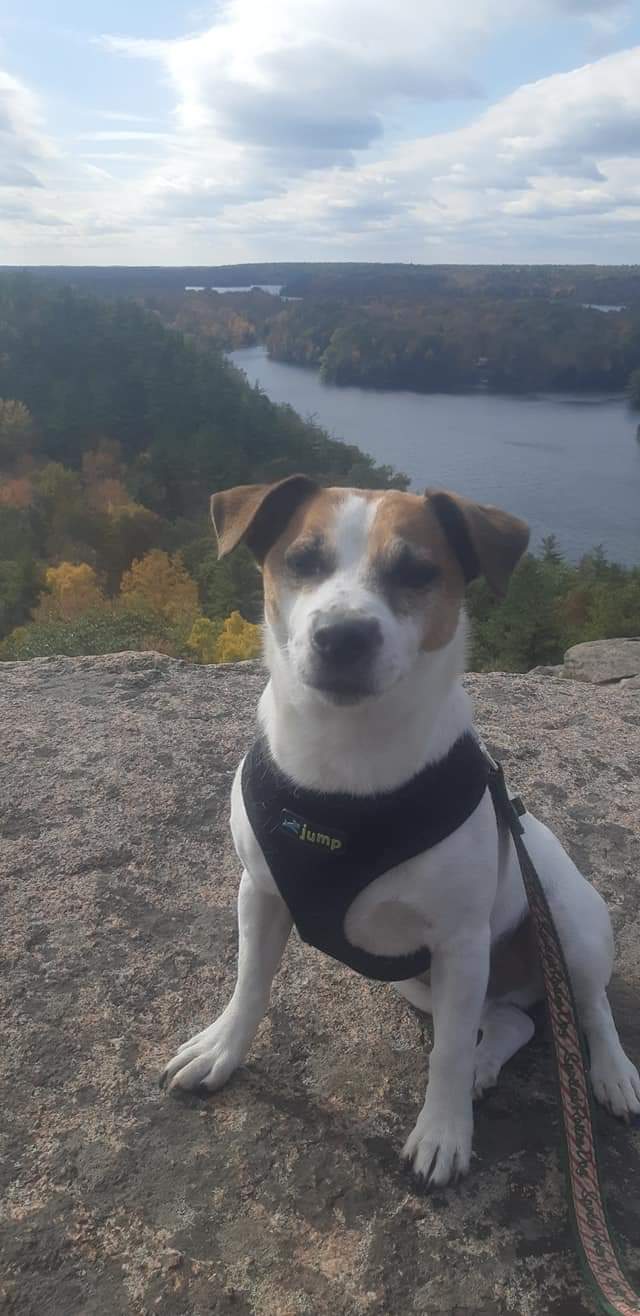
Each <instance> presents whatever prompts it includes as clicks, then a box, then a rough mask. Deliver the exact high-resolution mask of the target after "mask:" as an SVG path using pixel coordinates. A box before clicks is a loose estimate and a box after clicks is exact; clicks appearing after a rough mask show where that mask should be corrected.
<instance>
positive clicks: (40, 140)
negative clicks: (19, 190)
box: [0, 70, 55, 187]
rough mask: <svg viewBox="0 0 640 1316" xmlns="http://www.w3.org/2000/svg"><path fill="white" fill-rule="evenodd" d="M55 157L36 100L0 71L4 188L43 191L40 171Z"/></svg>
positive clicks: (0, 178) (1, 182)
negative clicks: (39, 189)
mask: <svg viewBox="0 0 640 1316" xmlns="http://www.w3.org/2000/svg"><path fill="white" fill-rule="evenodd" d="M54 154H55V153H54V150H53V146H52V145H51V143H50V142H48V141H47V140H46V138H45V136H44V134H43V131H42V127H41V118H40V113H39V107H38V102H37V99H36V97H35V96H34V95H33V93H32V92H31V91H30V90H29V88H28V87H25V85H24V83H22V82H19V81H18V79H17V78H12V77H11V75H10V74H9V73H5V72H2V71H1V70H0V187H41V186H42V182H41V178H40V173H39V170H40V168H41V166H46V164H47V162H48V161H49V160H51V158H52V157H53V155H54Z"/></svg>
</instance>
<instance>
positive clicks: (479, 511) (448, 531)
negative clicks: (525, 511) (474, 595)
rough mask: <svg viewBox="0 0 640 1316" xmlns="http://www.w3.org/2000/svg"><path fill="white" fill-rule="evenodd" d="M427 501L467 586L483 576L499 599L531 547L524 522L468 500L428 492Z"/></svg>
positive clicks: (435, 490)
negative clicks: (515, 569)
mask: <svg viewBox="0 0 640 1316" xmlns="http://www.w3.org/2000/svg"><path fill="white" fill-rule="evenodd" d="M425 498H426V499H427V501H428V504H429V506H430V507H431V508H433V511H434V512H435V514H436V516H437V518H438V521H439V522H440V525H441V527H442V529H443V530H444V533H445V535H446V537H447V540H448V542H449V545H450V547H451V548H452V549H453V551H454V553H455V555H456V557H457V559H458V562H459V563H460V566H461V567H462V572H463V575H464V578H465V582H466V583H467V584H468V583H469V581H470V580H475V579H476V577H477V576H484V578H485V580H486V581H487V583H488V584H489V585H490V586H491V588H492V590H494V592H495V593H496V594H498V595H499V596H500V597H503V596H504V595H505V594H506V592H507V586H508V584H509V577H510V575H511V573H512V571H513V569H514V567H515V566H516V565H517V563H518V562H519V560H520V558H521V557H522V554H523V553H524V550H525V548H526V547H527V544H528V543H529V527H528V525H527V524H526V522H525V521H521V520H520V519H519V518H518V517H517V516H511V515H510V514H509V513H508V512H501V511H500V508H499V507H488V506H485V505H484V504H482V503H474V502H472V501H471V500H470V499H469V498H461V497H460V496H459V495H458V494H452V493H447V492H445V490H442V489H427V490H426V492H425Z"/></svg>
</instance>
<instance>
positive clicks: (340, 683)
mask: <svg viewBox="0 0 640 1316" xmlns="http://www.w3.org/2000/svg"><path fill="white" fill-rule="evenodd" d="M305 685H307V686H309V687H310V689H311V690H315V691H316V692H317V693H318V694H319V695H321V696H322V698H323V699H325V700H326V702H327V703H328V704H334V705H338V706H342V707H347V706H348V705H353V704H360V703H362V702H363V701H364V700H365V699H373V698H374V696H375V695H376V694H377V693H378V691H377V690H376V689H375V687H374V686H373V685H372V684H371V682H370V681H365V680H357V679H355V678H353V677H352V678H349V677H347V676H336V675H334V676H327V675H321V674H320V673H315V674H314V675H313V676H312V677H310V678H309V679H307V680H305Z"/></svg>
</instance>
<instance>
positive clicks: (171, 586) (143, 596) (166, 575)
mask: <svg viewBox="0 0 640 1316" xmlns="http://www.w3.org/2000/svg"><path fill="white" fill-rule="evenodd" d="M120 596H121V598H122V601H123V603H124V604H125V605H126V606H127V607H131V608H139V607H146V608H149V609H151V611H152V612H157V613H159V615H160V616H162V617H165V618H166V620H167V621H169V622H171V623H175V622H185V623H186V622H189V621H195V619H196V617H197V616H198V612H199V610H200V609H199V604H198V587H197V585H196V582H195V580H192V578H191V576H190V575H189V573H188V571H187V570H186V569H185V567H184V566H183V564H182V558H181V556H180V554H179V553H175V554H174V556H173V557H169V554H168V553H164V552H163V551H162V549H160V548H154V549H152V550H151V552H150V553H145V556H144V557H143V558H138V559H137V560H136V561H135V562H134V563H133V564H132V566H131V568H130V570H129V571H125V573H124V575H123V577H122V581H121V583H120Z"/></svg>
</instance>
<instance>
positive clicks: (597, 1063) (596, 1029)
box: [578, 991, 640, 1120]
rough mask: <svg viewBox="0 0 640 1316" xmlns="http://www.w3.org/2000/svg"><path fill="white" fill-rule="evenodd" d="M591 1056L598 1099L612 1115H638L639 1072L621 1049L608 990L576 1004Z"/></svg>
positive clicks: (639, 1099) (592, 1080)
mask: <svg viewBox="0 0 640 1316" xmlns="http://www.w3.org/2000/svg"><path fill="white" fill-rule="evenodd" d="M578 1011H579V1014H580V1019H581V1022H582V1025H583V1028H584V1030H585V1033H586V1034H587V1041H588V1043H589V1054H590V1057H591V1082H592V1084H593V1091H594V1093H595V1095H596V1097H597V1099H598V1101H599V1102H601V1104H602V1105H603V1106H606V1107H607V1109H608V1110H610V1111H611V1113H612V1114H613V1115H619V1116H620V1118H621V1119H626V1120H628V1119H630V1118H631V1116H632V1115H640V1076H639V1075H638V1071H637V1069H636V1067H635V1065H634V1064H633V1063H632V1062H631V1060H629V1057H628V1056H627V1055H625V1052H624V1051H623V1049H622V1044H621V1042H620V1038H619V1037H618V1030H617V1028H616V1026H615V1023H614V1021H613V1015H612V1013H611V1006H610V1005H609V1001H608V999H607V993H606V992H605V991H603V992H602V993H601V995H600V996H599V997H598V998H597V999H596V1000H594V1001H592V1002H590V1003H589V1004H586V1003H585V1002H582V1004H580V1003H579V1004H578Z"/></svg>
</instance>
